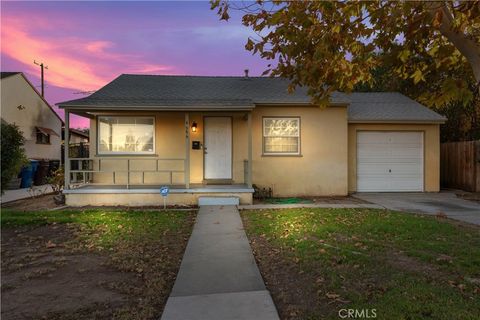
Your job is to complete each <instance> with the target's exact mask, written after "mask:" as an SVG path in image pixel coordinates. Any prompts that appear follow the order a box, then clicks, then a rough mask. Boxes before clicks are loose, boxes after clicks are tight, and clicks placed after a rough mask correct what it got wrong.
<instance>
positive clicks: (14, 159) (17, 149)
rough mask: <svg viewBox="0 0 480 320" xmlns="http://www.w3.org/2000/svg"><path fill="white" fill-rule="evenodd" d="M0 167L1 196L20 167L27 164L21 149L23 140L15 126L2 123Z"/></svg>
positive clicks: (23, 151)
mask: <svg viewBox="0 0 480 320" xmlns="http://www.w3.org/2000/svg"><path fill="white" fill-rule="evenodd" d="M0 136H1V140H2V141H1V143H2V144H1V145H2V150H1V160H2V163H1V166H2V183H1V186H2V194H3V192H4V190H5V187H6V186H7V185H8V183H9V182H10V180H12V178H14V177H16V176H17V175H18V173H19V172H20V169H21V168H22V166H24V165H25V164H27V162H28V160H27V157H26V155H25V150H24V149H23V144H24V143H25V139H24V138H23V134H22V132H21V131H20V129H19V128H18V126H17V125H15V124H8V123H6V122H4V121H2V124H1V134H0Z"/></svg>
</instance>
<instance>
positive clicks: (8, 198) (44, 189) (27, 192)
mask: <svg viewBox="0 0 480 320" xmlns="http://www.w3.org/2000/svg"><path fill="white" fill-rule="evenodd" d="M52 192H53V189H52V186H51V185H49V184H45V185H43V186H33V187H32V188H23V189H16V190H5V193H4V194H3V195H2V197H1V203H7V202H12V201H17V200H21V199H27V198H31V197H32V196H39V195H42V194H48V193H52Z"/></svg>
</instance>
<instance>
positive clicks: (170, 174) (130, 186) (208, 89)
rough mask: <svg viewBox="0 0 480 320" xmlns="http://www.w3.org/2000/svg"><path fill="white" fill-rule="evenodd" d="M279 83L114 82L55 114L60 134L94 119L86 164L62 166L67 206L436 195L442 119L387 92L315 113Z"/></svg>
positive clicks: (139, 78) (340, 98)
mask: <svg viewBox="0 0 480 320" xmlns="http://www.w3.org/2000/svg"><path fill="white" fill-rule="evenodd" d="M288 83H289V82H288V80H285V79H281V78H270V77H248V76H245V77H204V76H157V75H130V74H123V75H121V76H119V77H118V78H116V79H115V80H113V81H112V82H110V83H109V84H107V85H106V86H104V87H103V88H101V89H99V90H98V91H96V92H95V93H93V94H92V95H90V96H88V97H85V98H82V99H78V100H72V101H66V102H62V103H60V104H59V106H60V108H63V109H65V112H66V120H65V123H66V126H67V127H68V123H69V120H68V119H69V114H71V113H73V114H77V115H80V116H84V117H88V118H90V119H91V120H90V123H91V126H90V138H91V139H90V158H88V159H82V160H74V159H70V160H69V161H66V164H67V166H66V171H67V174H66V180H67V181H66V186H67V187H66V190H65V191H64V192H65V194H66V199H67V204H68V205H72V206H80V205H156V204H157V205H158V204H161V203H163V200H162V195H161V194H160V192H159V188H160V186H162V185H168V186H170V194H169V196H168V197H167V202H168V203H170V204H179V203H183V204H193V203H196V201H197V200H198V198H199V197H200V196H205V195H212V196H217V197H221V196H236V197H238V198H239V200H240V203H251V202H252V193H253V191H254V190H253V188H252V186H253V185H256V186H258V187H267V188H272V189H273V195H274V196H276V197H287V196H288V197H289V196H332V195H337V196H342V195H347V194H349V193H353V192H373V191H375V192H385V191H390V192H406V191H416V192H438V191H439V181H440V177H439V172H440V168H439V167H440V141H439V129H440V128H439V127H440V124H442V123H444V121H445V120H446V119H445V118H444V117H443V116H441V115H439V114H437V113H435V112H433V111H432V110H429V109H428V108H426V107H424V106H423V105H421V104H419V103H417V102H415V101H413V100H411V99H409V98H408V97H406V96H404V95H401V94H399V93H395V92H375V93H352V94H343V93H338V92H336V93H333V94H332V96H331V98H330V102H329V106H328V107H323V108H321V107H319V106H317V105H313V104H312V103H311V99H310V97H309V96H308V95H307V93H306V89H305V88H297V90H296V91H295V92H293V93H291V94H290V93H288V92H287V86H288ZM72 161H82V162H83V166H79V167H82V168H84V169H83V170H70V165H71V163H72ZM85 168H87V169H85ZM73 174H75V175H78V174H82V175H83V179H82V180H81V181H82V183H80V184H76V185H74V184H73V183H71V177H72V175H73Z"/></svg>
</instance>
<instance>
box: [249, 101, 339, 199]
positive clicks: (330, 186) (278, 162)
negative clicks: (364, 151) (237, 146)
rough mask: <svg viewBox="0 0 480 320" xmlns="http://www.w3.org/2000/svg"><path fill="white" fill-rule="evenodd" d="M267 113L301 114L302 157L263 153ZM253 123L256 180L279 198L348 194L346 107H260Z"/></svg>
mask: <svg viewBox="0 0 480 320" xmlns="http://www.w3.org/2000/svg"><path fill="white" fill-rule="evenodd" d="M265 116H299V117H300V122H301V125H300V126H301V156H263V155H262V118H263V117H265ZM253 124H254V125H253V141H254V143H253V183H255V184H257V185H259V186H261V187H271V188H272V189H273V193H274V195H275V196H280V197H286V196H305V195H309V196H326V195H346V194H347V142H348V141H347V129H348V128H347V109H346V107H329V108H325V109H321V108H318V107H257V108H255V110H254V112H253Z"/></svg>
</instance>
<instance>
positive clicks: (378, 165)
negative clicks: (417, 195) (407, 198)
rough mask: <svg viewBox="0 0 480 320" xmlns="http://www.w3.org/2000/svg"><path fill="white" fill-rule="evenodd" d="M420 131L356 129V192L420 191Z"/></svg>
mask: <svg viewBox="0 0 480 320" xmlns="http://www.w3.org/2000/svg"><path fill="white" fill-rule="evenodd" d="M423 155H424V148H423V132H415V131H413V132H412V131H359V132H357V191H358V192H402V191H403V192H406V191H423V190H424V187H423Z"/></svg>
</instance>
